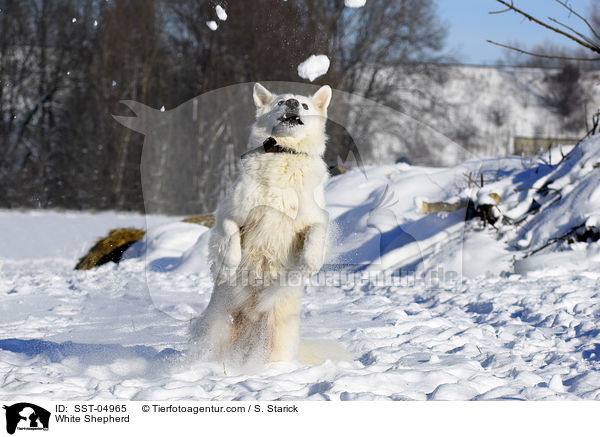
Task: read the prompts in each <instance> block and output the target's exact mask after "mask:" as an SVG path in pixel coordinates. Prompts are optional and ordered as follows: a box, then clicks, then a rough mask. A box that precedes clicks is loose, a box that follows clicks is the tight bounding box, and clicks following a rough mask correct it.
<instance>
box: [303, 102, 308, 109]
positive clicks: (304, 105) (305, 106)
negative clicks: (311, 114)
mask: <svg viewBox="0 0 600 437" xmlns="http://www.w3.org/2000/svg"><path fill="white" fill-rule="evenodd" d="M302 107H303V108H304V109H306V110H307V111H308V105H307V104H306V103H303V104H302Z"/></svg>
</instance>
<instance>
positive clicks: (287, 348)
mask: <svg viewBox="0 0 600 437" xmlns="http://www.w3.org/2000/svg"><path fill="white" fill-rule="evenodd" d="M268 329H269V334H268V335H269V336H270V347H271V351H270V352H271V353H270V356H269V361H292V360H295V359H296V358H297V355H298V346H299V344H300V295H299V294H297V295H296V294H292V295H289V296H288V297H287V298H286V299H285V300H282V301H281V302H278V304H277V305H276V306H275V307H274V308H273V309H272V310H271V313H270V315H269V327H268Z"/></svg>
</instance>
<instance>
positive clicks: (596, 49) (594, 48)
mask: <svg viewBox="0 0 600 437" xmlns="http://www.w3.org/2000/svg"><path fill="white" fill-rule="evenodd" d="M496 1H497V2H498V3H502V4H503V5H504V6H506V7H508V8H509V9H511V10H513V11H514V12H516V13H518V14H520V15H522V16H524V17H525V18H527V19H528V20H529V21H533V22H534V23H536V24H539V25H540V26H542V27H545V28H546V29H550V30H551V31H553V32H556V33H558V34H560V35H563V36H566V37H567V38H569V39H571V40H573V41H575V42H576V43H577V44H579V45H581V46H583V47H585V48H587V49H590V50H592V51H593V52H596V53H600V47H598V46H597V45H595V44H594V45H592V44H589V43H587V42H586V41H582V40H581V39H579V38H577V37H575V36H573V35H571V34H570V33H567V32H565V31H563V30H560V29H558V28H556V27H554V26H550V25H549V24H547V23H544V22H543V21H541V20H538V19H537V18H535V17H533V16H531V15H529V14H528V13H527V12H524V11H522V10H521V9H518V8H517V7H515V6H514V5H513V4H512V3H511V4H509V3H507V2H505V1H504V0H496ZM556 1H559V0H556Z"/></svg>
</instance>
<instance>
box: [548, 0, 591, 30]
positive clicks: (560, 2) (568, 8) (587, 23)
mask: <svg viewBox="0 0 600 437" xmlns="http://www.w3.org/2000/svg"><path fill="white" fill-rule="evenodd" d="M556 2H557V3H559V4H560V5H562V6H564V7H565V8H566V9H567V10H568V11H569V12H571V13H572V14H573V15H575V16H576V17H577V18H579V19H580V20H582V21H583V22H584V23H585V24H586V25H587V27H588V28H589V29H590V30H591V31H592V33H593V34H594V36H595V37H596V38H598V40H600V35H598V33H597V32H596V31H595V30H594V27H593V26H592V25H591V24H590V22H589V21H588V20H586V19H585V17H582V16H581V15H579V14H578V13H577V12H575V11H574V10H573V8H571V7H570V6H569V5H567V4H566V3H564V2H562V1H561V0H556Z"/></svg>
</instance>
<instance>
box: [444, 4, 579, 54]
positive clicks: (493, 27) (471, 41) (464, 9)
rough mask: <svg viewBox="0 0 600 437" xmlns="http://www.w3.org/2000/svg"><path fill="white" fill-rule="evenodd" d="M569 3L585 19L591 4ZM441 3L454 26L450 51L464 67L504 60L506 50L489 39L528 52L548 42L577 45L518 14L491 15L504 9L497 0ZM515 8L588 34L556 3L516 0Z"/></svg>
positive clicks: (451, 25)
mask: <svg viewBox="0 0 600 437" xmlns="http://www.w3.org/2000/svg"><path fill="white" fill-rule="evenodd" d="M567 2H568V3H569V4H570V5H571V7H572V8H573V9H574V10H576V11H577V12H579V13H583V15H585V12H586V11H587V10H588V6H589V4H590V3H589V0H567ZM437 3H438V10H439V13H440V16H441V18H442V19H443V20H444V21H446V22H447V23H448V24H449V25H450V32H449V35H448V39H447V40H446V46H447V50H448V51H449V52H450V53H451V54H452V55H454V56H455V57H456V58H457V59H458V61H459V62H461V63H469V64H495V63H496V61H497V60H498V59H499V58H503V57H504V56H503V54H504V49H502V48H500V47H496V46H493V45H492V44H489V43H487V42H486V40H488V39H491V40H493V41H497V42H499V43H510V42H515V41H518V42H519V43H520V44H521V46H522V47H524V48H525V47H531V46H533V45H535V44H538V43H544V42H552V43H554V44H557V45H563V46H569V47H572V46H573V45H574V44H571V43H569V42H568V40H567V39H566V38H564V37H561V36H560V35H557V34H555V33H554V32H551V31H550V30H547V29H544V28H542V27H540V26H538V25H536V24H534V23H530V22H529V21H528V20H526V19H524V18H523V17H521V16H520V15H517V14H516V13H514V12H506V13H504V14H495V15H490V14H488V12H489V11H497V10H501V9H503V8H504V7H503V6H502V5H501V4H500V3H498V2H496V1H495V0H438V1H437ZM514 4H515V6H517V7H519V8H520V9H522V10H524V11H525V12H528V13H530V14H531V15H533V16H535V17H536V18H540V19H542V18H543V19H544V21H546V22H547V21H548V20H547V18H548V17H552V18H555V19H557V20H559V21H562V22H563V23H565V24H567V25H569V26H571V27H575V28H576V29H578V30H579V31H581V33H583V34H585V35H587V34H588V32H587V31H585V24H583V23H582V22H581V21H580V20H579V19H578V18H576V17H574V16H572V15H571V16H570V17H569V12H568V11H567V10H566V9H565V8H563V7H562V6H561V5H559V4H558V3H556V2H555V1H554V0H514Z"/></svg>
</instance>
